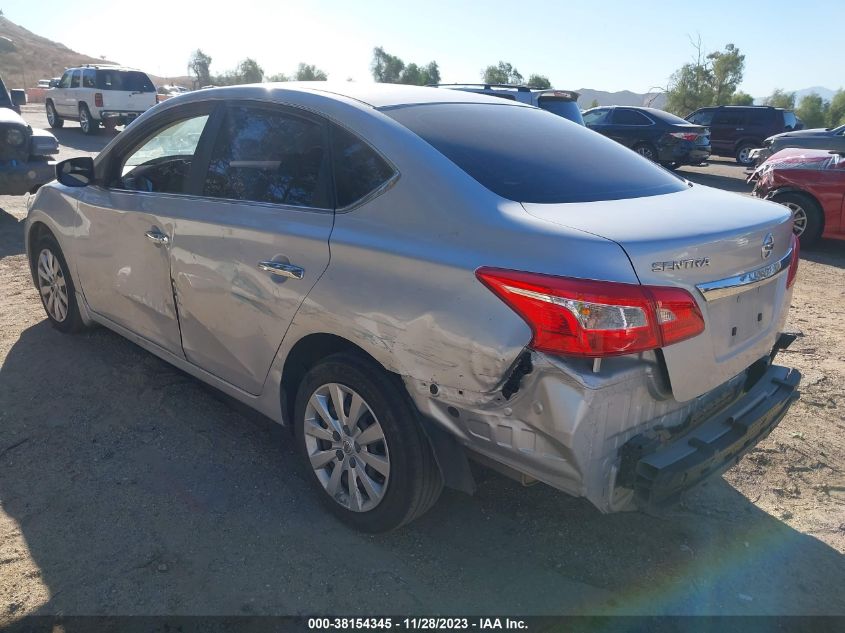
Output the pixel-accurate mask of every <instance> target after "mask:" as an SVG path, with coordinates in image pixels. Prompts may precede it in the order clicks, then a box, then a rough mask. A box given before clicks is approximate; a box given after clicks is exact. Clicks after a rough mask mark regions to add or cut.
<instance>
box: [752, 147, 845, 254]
mask: <svg viewBox="0 0 845 633" xmlns="http://www.w3.org/2000/svg"><path fill="white" fill-rule="evenodd" d="M749 181H750V182H753V183H754V195H755V196H757V197H758V198H764V199H766V200H772V201H774V202H779V203H780V204H783V205H785V206H786V207H788V208H789V210H790V211H791V212H792V221H793V227H794V231H795V234H796V235H797V236H798V237H799V238H800V239H801V246H802V247H810V246H813V245H814V244H815V243H816V242H818V240H819V238H821V237H828V238H832V239H837V240H845V152H841V153H837V152H830V151H827V150H819V149H798V148H787V149H783V150H781V151H779V152H778V153H777V154H774V155H773V156H771V157H770V158H769V159H768V160H766V161H765V162H764V163H763V164H762V165H760V166H759V167H757V169H756V170H755V171H754V173H753V174H752V175H751V177H750V178H749Z"/></svg>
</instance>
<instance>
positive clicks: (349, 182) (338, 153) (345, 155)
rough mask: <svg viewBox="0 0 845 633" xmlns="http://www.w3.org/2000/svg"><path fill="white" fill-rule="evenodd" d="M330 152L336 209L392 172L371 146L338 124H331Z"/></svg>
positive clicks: (369, 190) (373, 188) (351, 201)
mask: <svg viewBox="0 0 845 633" xmlns="http://www.w3.org/2000/svg"><path fill="white" fill-rule="evenodd" d="M332 155H333V162H334V180H335V197H336V200H337V208H338V209H343V208H344V207H348V206H351V205H353V204H355V203H356V202H358V201H359V200H361V199H362V198H365V197H366V196H368V195H369V194H371V193H372V192H373V191H375V190H376V189H378V188H379V187H381V186H382V185H383V184H384V183H386V182H387V181H388V180H390V178H391V177H392V176H393V174H394V173H395V172H394V171H393V168H392V167H391V166H390V165H388V164H387V162H386V161H385V160H384V159H383V158H382V157H381V156H379V155H378V154H377V153H376V151H375V150H374V149H373V148H371V147H370V146H369V145H367V144H366V143H365V142H364V141H362V140H361V139H360V138H358V137H357V136H355V135H354V134H352V133H350V132H348V131H346V130H344V129H343V128H341V127H338V126H333V127H332Z"/></svg>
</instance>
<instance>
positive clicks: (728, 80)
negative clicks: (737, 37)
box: [707, 44, 745, 105]
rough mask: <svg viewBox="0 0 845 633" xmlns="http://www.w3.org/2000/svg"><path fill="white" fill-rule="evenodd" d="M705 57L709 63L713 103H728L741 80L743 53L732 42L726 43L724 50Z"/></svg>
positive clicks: (743, 62)
mask: <svg viewBox="0 0 845 633" xmlns="http://www.w3.org/2000/svg"><path fill="white" fill-rule="evenodd" d="M707 59H708V61H709V63H710V74H711V82H712V89H713V105H723V104H726V103H730V102H731V97H733V95H734V93H735V92H736V89H737V86H739V84H740V83H741V82H742V72H743V70H744V69H745V55H743V54H741V53H740V52H739V49H738V48H737V47H736V46H734V45H733V44H728V45H726V46H725V50H724V51H715V52H713V53H710V54H709V55H708V56H707Z"/></svg>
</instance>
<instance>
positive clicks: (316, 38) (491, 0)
mask: <svg viewBox="0 0 845 633" xmlns="http://www.w3.org/2000/svg"><path fill="white" fill-rule="evenodd" d="M130 7H131V8H130ZM2 9H3V13H4V14H5V16H6V17H7V18H9V19H10V20H12V21H13V22H16V23H18V24H20V25H21V26H23V27H24V28H27V29H29V30H30V31H33V32H34V33H37V34H38V35H42V36H45V37H48V38H50V39H52V40H55V41H58V42H61V43H62V44H65V45H66V46H68V47H70V48H71V49H73V50H75V51H77V52H80V53H85V54H87V55H92V56H100V55H105V56H106V57H107V58H108V59H110V60H114V61H118V62H120V63H122V64H125V65H128V66H133V67H137V68H140V69H142V70H145V71H146V72H148V73H150V74H154V75H158V76H162V77H172V76H179V75H185V74H187V62H188V59H189V58H190V55H191V52H192V51H193V50H195V49H197V48H201V49H202V50H203V51H205V52H206V53H207V54H209V55H211V57H212V65H211V70H212V73H221V72H224V71H227V70H231V69H234V68H235V67H236V66H237V64H238V62H239V61H240V60H242V59H244V58H245V57H252V58H254V59H256V60H257V61H258V63H259V64H260V65H261V66H262V68H263V69H264V71H265V73H266V74H268V75H271V74H275V73H279V72H284V73H286V74H290V73H292V72H293V71H294V70H295V69H296V67H297V64H298V63H299V62H306V63H309V64H316V65H317V66H318V67H319V68H322V69H323V70H325V71H326V72H327V73H328V75H329V79H331V80H346V79H348V78H352V79H353V80H356V81H372V76H371V75H370V71H369V65H370V60H371V59H372V49H373V47H375V46H382V47H383V48H384V49H385V50H386V51H387V52H389V53H391V54H393V55H397V56H398V57H400V58H402V59H403V60H404V61H405V62H406V63H409V62H415V63H417V64H420V65H422V64H426V63H428V62H429V61H431V60H435V61H437V63H438V64H439V66H440V71H441V80H442V81H444V82H475V81H479V80H480V78H481V72H482V70H483V68H484V67H486V66H487V65H490V64H496V63H497V62H498V61H499V60H504V61H507V62H510V63H511V64H513V65H514V66H515V67H516V68H517V69H518V70H519V71H520V72H521V73H522V74H523V75H524V76H525V77H526V78H527V77H528V75H529V74H531V73H539V74H542V75H546V76H547V77H549V79H550V80H551V82H552V85H553V86H554V87H557V88H563V89H579V88H593V89H597V90H607V91H617V90H632V91H634V92H646V91H648V90H649V89H650V88H653V87H655V86H665V85H666V83H667V81H668V78H669V76H670V75H671V74H672V72H673V71H674V70H675V69H677V68H679V67H680V66H681V65H682V64H684V63H685V62H687V61H690V60H691V58H692V56H693V54H694V49H693V47H692V45H691V44H690V38H692V39H697V38H698V37H699V36H700V37H701V41H702V43H703V44H704V47H705V50H707V51H711V50H718V49H722V48H723V47H724V45H725V44H727V43H729V42H730V43H733V44H735V45H736V46H738V47H739V48H740V50H741V51H742V52H743V53H744V54H745V55H746V65H745V78H744V81H743V83H742V85H741V86H740V89H741V90H743V91H745V92H748V93H749V94H751V95H753V96H755V97H762V96H766V95H768V94H770V93H771V92H772V90H774V89H775V88H784V89H787V90H796V89H802V88H807V87H811V86H824V87H827V88H831V89H837V88H839V87H843V86H845V64H843V63H842V56H841V54H839V51H840V49H841V41H842V33H843V24H845V0H802V1H801V2H796V1H795V0H789V1H784V0H768V1H765V0H706V1H705V2H689V1H685V2H669V1H668V0H667V1H664V2H650V1H649V0H637V1H636V2H632V1H630V0H629V1H625V0H601V1H600V2H587V1H584V0H581V1H580V2H577V3H574V2H568V1H560V0H558V1H554V0H547V1H545V2H543V1H537V0H516V1H514V0H508V1H503V0H488V1H486V2H468V1H467V2H462V1H461V0H451V1H448V0H419V1H417V2H413V3H412V2H402V1H400V0H393V1H391V2H387V1H383V0H373V1H368V0H353V1H350V0H346V1H339V0H309V1H305V2H301V1H298V0H297V1H290V0H275V1H272V0H270V1H261V0H236V1H235V2H225V3H223V2H192V1H186V0H183V1H181V2H180V1H179V0H170V1H169V2H167V1H160V0H140V1H138V0H136V1H134V2H132V3H130V4H129V5H121V4H119V3H118V4H117V5H113V6H112V5H111V4H110V3H109V2H107V1H106V2H103V0H96V1H95V0H74V1H73V2H58V1H54V0H50V1H45V0H15V1H12V2H8V1H6V2H4V3H3V5H2Z"/></svg>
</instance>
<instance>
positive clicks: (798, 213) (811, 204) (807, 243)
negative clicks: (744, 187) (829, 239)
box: [772, 192, 824, 248]
mask: <svg viewBox="0 0 845 633" xmlns="http://www.w3.org/2000/svg"><path fill="white" fill-rule="evenodd" d="M772 200H773V201H774V202H778V203H780V204H782V205H784V206H785V207H786V208H788V209H789V211H790V212H791V213H792V232H793V233H795V235H797V236H798V239H799V240H800V241H801V248H810V247H811V246H813V245H814V244H816V243H817V242H818V241H819V238H821V235H822V230H823V229H824V216H823V215H822V210H821V208H819V205H818V203H817V202H816V201H815V200H813V199H812V198H810V197H809V196H807V195H804V194H802V193H793V192H789V193H781V194H778V195H776V196H775V197H774V198H772Z"/></svg>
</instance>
